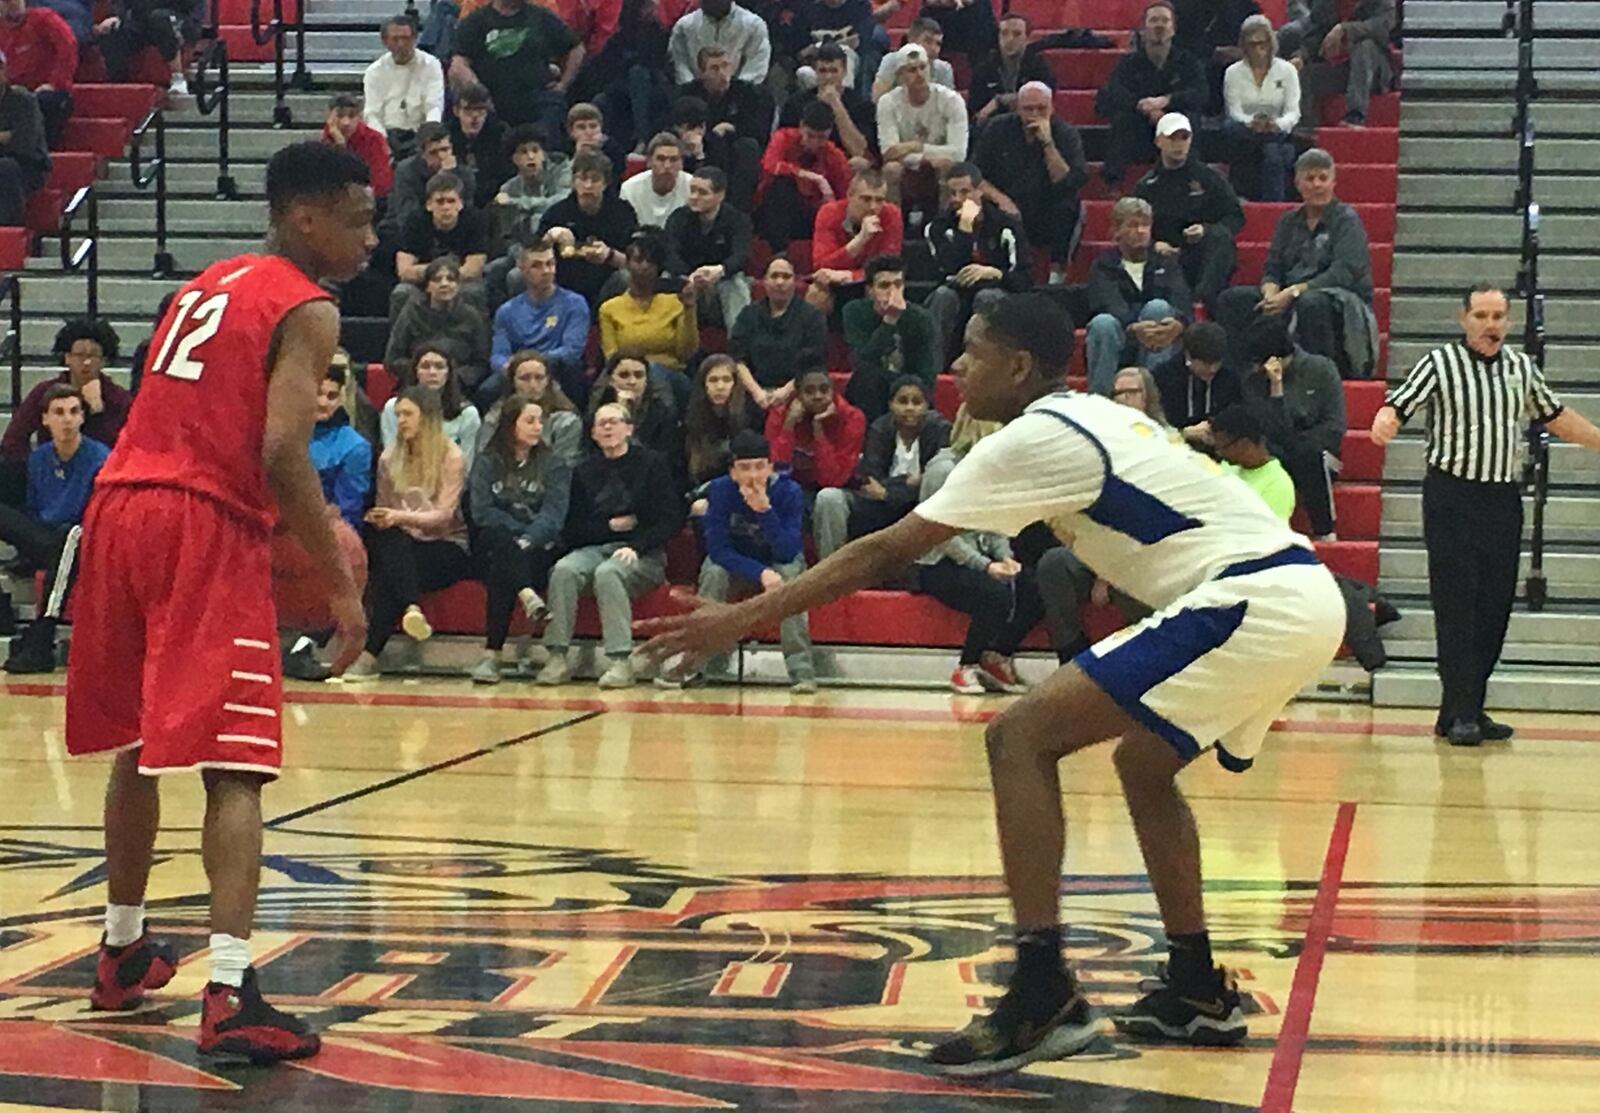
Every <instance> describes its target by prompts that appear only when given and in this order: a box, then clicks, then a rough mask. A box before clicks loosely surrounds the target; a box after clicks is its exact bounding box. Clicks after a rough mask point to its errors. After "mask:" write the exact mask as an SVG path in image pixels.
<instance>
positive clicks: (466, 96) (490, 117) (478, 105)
mask: <svg viewBox="0 0 1600 1113" xmlns="http://www.w3.org/2000/svg"><path fill="white" fill-rule="evenodd" d="M453 100H454V104H453V106H452V107H451V110H450V119H449V120H448V121H447V126H448V127H449V128H450V146H451V148H452V149H453V150H454V151H455V153H456V167H457V169H458V170H459V169H460V168H462V167H465V168H466V169H468V170H471V171H472V180H473V185H474V189H473V192H472V193H470V194H468V195H467V199H468V201H469V202H470V203H471V205H472V206H473V207H474V208H482V207H483V206H485V205H487V204H488V203H489V202H490V201H492V200H494V196H495V194H496V193H497V192H499V190H498V188H497V184H498V183H500V182H503V181H505V180H506V179H507V178H509V177H511V175H512V174H513V173H514V172H515V167H514V166H513V165H512V162H511V152H510V150H509V149H508V147H507V142H508V138H509V136H510V134H511V129H510V128H508V127H507V126H506V124H505V122H504V121H502V120H501V119H500V117H499V115H498V114H497V113H496V112H495V111H494V105H493V102H492V101H491V100H490V98H489V90H488V89H485V88H484V87H483V86H482V85H479V84H478V83H477V82H476V81H469V82H467V83H466V84H464V85H457V86H456V87H455V90H454V95H453Z"/></svg>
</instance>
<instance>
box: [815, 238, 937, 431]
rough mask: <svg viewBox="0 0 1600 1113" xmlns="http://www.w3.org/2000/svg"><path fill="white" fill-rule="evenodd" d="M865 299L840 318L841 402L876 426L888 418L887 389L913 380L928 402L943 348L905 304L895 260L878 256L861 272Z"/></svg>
mask: <svg viewBox="0 0 1600 1113" xmlns="http://www.w3.org/2000/svg"><path fill="white" fill-rule="evenodd" d="M866 282H867V296H866V297H864V298H860V299H858V300H856V301H852V302H850V303H849V304H848V305H846V306H845V307H844V309H843V311H842V312H841V314H840V316H841V318H842V320H843V324H844V340H845V344H846V345H848V346H849V348H850V367H851V372H850V382H849V384H848V385H847V386H846V387H845V392H844V393H845V397H846V398H848V399H849V400H850V401H851V403H852V404H854V405H855V406H857V407H858V408H859V409H860V410H861V412H862V413H864V414H866V415H867V421H868V422H872V421H876V420H877V419H878V418H880V417H882V416H883V415H884V414H886V413H888V412H889V385H890V384H891V383H893V382H894V381H895V380H896V379H898V378H899V377H900V376H901V375H915V376H916V377H917V378H919V379H921V380H922V382H923V385H924V386H925V387H926V388H927V392H928V397H929V398H932V397H933V387H934V380H935V378H936V377H937V376H938V374H939V371H940V370H941V365H942V364H943V363H944V359H943V355H944V345H943V343H941V341H940V338H939V330H938V326H937V325H935V324H934V321H933V315H932V314H931V313H929V312H928V311H927V310H926V309H924V308H922V306H920V305H910V304H907V302H906V264H905V260H903V259H902V258H900V256H898V255H879V256H876V257H875V258H873V259H870V260H868V262H867V266H866Z"/></svg>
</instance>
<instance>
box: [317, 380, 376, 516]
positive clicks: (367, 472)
mask: <svg viewBox="0 0 1600 1113" xmlns="http://www.w3.org/2000/svg"><path fill="white" fill-rule="evenodd" d="M349 380H350V376H349V375H348V374H347V373H346V371H345V369H344V368H343V367H340V366H338V365H337V364H329V366H328V369H327V370H326V371H324V372H323V373H322V383H321V385H320V386H318V388H317V423H316V424H315V425H314V426H312V428H311V447H310V455H311V466H312V467H314V468H316V469H317V478H318V479H320V480H321V481H322V497H323V498H324V499H325V500H327V503H328V505H329V506H332V507H335V508H336V509H337V510H338V511H339V517H340V518H342V519H343V520H344V522H345V524H346V525H348V526H349V527H350V528H351V529H354V530H359V529H360V528H361V517H362V515H363V514H365V513H366V510H367V502H368V500H369V499H371V498H372V443H371V442H370V441H368V440H367V438H365V437H363V436H362V435H361V434H360V433H358V432H357V431H356V428H355V426H354V425H353V424H351V421H350V415H349V414H348V413H347V412H346V411H345V408H344V397H345V389H346V387H348V386H349V385H350V381H349Z"/></svg>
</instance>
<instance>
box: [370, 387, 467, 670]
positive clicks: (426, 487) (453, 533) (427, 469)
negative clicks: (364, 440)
mask: <svg viewBox="0 0 1600 1113" xmlns="http://www.w3.org/2000/svg"><path fill="white" fill-rule="evenodd" d="M394 416H395V439H394V442H393V443H392V444H390V445H389V447H388V448H385V449H384V450H383V455H382V456H381V457H380V458H379V459H378V496H377V501H376V503H375V505H374V506H373V508H372V509H371V510H369V511H367V515H366V523H367V525H368V527H370V528H369V532H368V534H367V554H368V558H369V569H370V574H369V579H368V584H367V648H366V652H364V653H362V654H361V656H360V657H358V658H357V659H356V662H355V664H353V665H351V666H350V669H349V670H348V671H347V672H346V673H345V679H346V680H371V679H373V678H374V677H376V676H377V675H378V655H379V654H380V653H382V652H383V647H384V645H385V644H387V642H388V640H389V635H390V633H392V632H393V630H394V626H395V623H396V621H398V622H399V623H400V626H401V628H402V629H403V630H405V632H406V633H407V634H408V635H409V636H410V637H412V638H414V639H415V640H417V641H419V642H420V641H426V640H427V639H428V638H430V637H432V636H433V627H431V626H430V625H429V624H428V620H427V618H426V617H424V616H423V613H422V609H421V607H419V606H418V605H417V604H418V600H419V599H421V597H422V595H423V593H424V592H429V591H438V590H440V589H441V588H446V587H449V586H450V585H451V584H453V583H455V582H457V581H458V580H462V579H465V578H466V577H467V575H468V573H469V571H470V567H471V564H470V561H469V560H468V557H467V523H466V521H465V519H463V518H462V516H461V492H462V488H463V486H464V484H465V482H466V464H465V461H464V459H463V457H462V454H461V449H460V448H459V447H458V446H457V445H455V444H454V443H453V442H452V441H451V440H450V438H449V437H447V436H445V432H444V419H443V414H442V411H441V409H440V404H439V392H438V391H437V390H434V389H432V388H430V387H425V386H413V387H408V388H406V390H405V391H403V392H402V393H401V395H400V397H399V398H398V399H396V401H395V408H394Z"/></svg>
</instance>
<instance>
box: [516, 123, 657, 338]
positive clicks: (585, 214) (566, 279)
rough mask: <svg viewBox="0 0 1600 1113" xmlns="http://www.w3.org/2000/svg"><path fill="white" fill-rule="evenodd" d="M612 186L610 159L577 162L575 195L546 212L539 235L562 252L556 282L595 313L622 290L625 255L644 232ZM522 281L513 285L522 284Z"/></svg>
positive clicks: (587, 155)
mask: <svg viewBox="0 0 1600 1113" xmlns="http://www.w3.org/2000/svg"><path fill="white" fill-rule="evenodd" d="M610 182H611V160H610V159H608V158H606V157H605V156H604V155H601V154H596V153H595V152H593V151H585V152H583V153H582V154H580V155H578V156H576V157H575V158H573V160H572V192H571V193H570V194H568V195H567V196H566V197H564V198H562V199H561V200H560V201H557V202H556V203H555V204H554V205H551V206H550V207H549V208H548V209H546V210H545V214H544V219H543V220H542V221H541V222H540V224H539V234H540V235H541V236H544V237H546V238H547V239H549V240H550V242H551V243H552V244H554V245H555V247H556V250H557V251H558V252H560V255H559V257H558V261H557V263H556V277H557V278H558V279H559V280H560V282H561V285H562V286H563V287H565V288H566V289H568V290H571V291H573V292H574V293H576V294H578V295H579V296H580V297H582V298H583V299H584V301H586V302H587V303H588V304H589V307H590V308H591V309H592V308H594V307H596V306H598V305H599V304H600V303H601V302H602V301H604V300H605V299H606V298H608V297H610V296H611V294H612V293H614V292H615V291H617V290H620V289H621V288H622V285H623V281H624V280H623V277H622V275H621V271H622V268H623V266H624V264H625V263H626V262H627V257H626V256H625V255H624V254H623V251H624V249H625V248H626V247H627V246H628V241H629V240H630V239H632V238H633V233H634V231H635V230H637V228H638V227H639V220H638V218H637V217H635V216H634V215H633V206H631V205H629V204H628V203H627V202H626V201H624V200H623V199H622V198H620V197H618V196H617V195H616V194H615V193H613V192H611V190H610ZM522 277H523V276H522V274H520V273H518V274H516V275H513V276H511V281H512V282H513V283H517V284H520V280H521V279H522ZM513 292H514V291H513Z"/></svg>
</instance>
